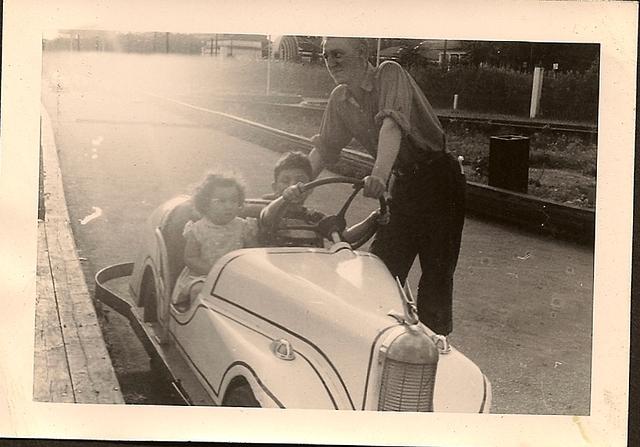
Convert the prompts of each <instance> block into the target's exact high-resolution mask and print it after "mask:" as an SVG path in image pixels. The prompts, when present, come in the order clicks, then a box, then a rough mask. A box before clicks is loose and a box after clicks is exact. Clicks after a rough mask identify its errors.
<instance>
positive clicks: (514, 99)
mask: <svg viewBox="0 0 640 447" xmlns="http://www.w3.org/2000/svg"><path fill="white" fill-rule="evenodd" d="M410 72H411V74H412V76H413V77H414V79H415V80H416V82H417V83H418V85H419V86H420V88H422V90H423V91H424V92H425V94H426V95H427V97H428V98H429V101H430V102H431V104H432V105H433V106H434V107H435V108H440V109H449V108H451V106H452V102H453V95H454V94H456V93H457V94H458V95H459V102H458V107H459V108H460V109H464V110H468V111H477V112H483V113H487V112H489V113H497V114H506V115H517V116H528V115H529V108H530V104H531V86H532V83H533V75H532V74H531V73H520V72H518V71H515V70H511V69H506V68H497V67H481V68H477V67H469V66H462V65H459V66H455V67H453V68H452V69H450V70H449V71H444V70H442V69H441V68H440V67H437V66H432V65H420V66H416V65H414V66H412V67H411V68H410ZM541 110H542V112H543V116H544V117H545V118H548V119H562V120H576V121H595V120H596V118H597V114H598V67H597V65H594V66H593V67H592V68H590V69H589V70H588V71H586V72H584V73H577V72H568V73H558V74H556V75H555V77H554V76H553V75H552V74H550V73H549V72H547V73H546V74H545V77H544V81H543V88H542V98H541Z"/></svg>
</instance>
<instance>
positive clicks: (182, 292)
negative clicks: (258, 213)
mask: <svg viewBox="0 0 640 447" xmlns="http://www.w3.org/2000/svg"><path fill="white" fill-rule="evenodd" d="M182 234H183V236H184V237H185V238H186V237H187V235H189V234H191V235H192V236H193V237H194V238H195V240H196V242H197V243H198V244H199V245H200V256H201V257H202V258H203V259H205V260H206V261H207V263H209V265H211V266H213V264H215V263H216V261H217V260H218V259H220V258H221V257H222V256H224V255H225V254H227V253H229V252H231V251H233V250H238V249H240V248H245V247H253V246H255V245H257V239H258V221H257V220H256V219H253V218H247V219H243V218H241V217H236V218H234V219H233V220H232V221H231V222H229V223H228V224H226V225H216V224H214V223H213V222H211V221H210V220H209V219H207V218H201V219H199V220H198V221H196V222H193V221H189V222H187V224H186V225H185V226H184V231H183V233H182ZM205 279H206V275H205V276H202V275H197V274H195V273H194V272H191V271H190V270H189V267H185V268H184V269H183V270H182V273H180V276H179V277H178V279H177V281H176V286H175V287H174V288H173V294H172V298H171V302H172V303H174V304H176V303H178V302H183V301H184V300H185V299H188V297H189V290H190V289H191V287H193V286H194V285H195V284H198V283H200V282H203V281H204V280H205Z"/></svg>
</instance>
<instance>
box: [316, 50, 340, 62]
mask: <svg viewBox="0 0 640 447" xmlns="http://www.w3.org/2000/svg"><path fill="white" fill-rule="evenodd" d="M322 57H323V58H324V60H325V61H326V60H329V58H330V57H331V58H333V59H342V58H344V57H346V55H345V53H344V51H340V50H330V51H323V52H322Z"/></svg>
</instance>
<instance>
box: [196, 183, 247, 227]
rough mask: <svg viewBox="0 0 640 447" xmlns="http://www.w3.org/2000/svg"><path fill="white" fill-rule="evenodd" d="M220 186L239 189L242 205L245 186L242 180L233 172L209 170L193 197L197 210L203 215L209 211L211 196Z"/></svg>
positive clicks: (239, 198)
mask: <svg viewBox="0 0 640 447" xmlns="http://www.w3.org/2000/svg"><path fill="white" fill-rule="evenodd" d="M220 187H222V188H227V187H235V188H236V190H237V191H238V200H239V202H238V203H239V204H240V205H241V204H243V203H244V198H245V186H244V183H243V182H242V181H240V180H239V179H238V178H237V177H236V176H233V175H231V174H224V173H219V172H209V173H207V174H206V175H205V176H204V178H203V179H202V181H201V182H200V184H198V186H196V187H195V189H194V191H193V197H192V199H191V200H192V201H193V205H194V206H195V208H196V210H197V211H198V212H199V213H200V214H201V215H203V216H204V215H205V214H206V213H207V210H208V209H209V203H210V202H211V196H212V195H213V192H214V191H215V189H216V188H220Z"/></svg>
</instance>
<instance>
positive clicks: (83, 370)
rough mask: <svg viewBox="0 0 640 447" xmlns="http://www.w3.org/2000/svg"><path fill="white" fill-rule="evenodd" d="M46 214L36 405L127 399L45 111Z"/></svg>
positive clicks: (41, 227)
mask: <svg viewBox="0 0 640 447" xmlns="http://www.w3.org/2000/svg"><path fill="white" fill-rule="evenodd" d="M40 147H41V153H42V157H41V159H42V172H43V174H42V183H43V185H42V191H43V194H42V195H43V202H44V210H43V211H44V212H43V213H42V212H41V213H39V215H40V216H41V217H43V219H40V220H38V265H37V275H36V316H35V317H36V318H35V327H36V331H35V345H34V351H35V357H34V381H33V399H34V400H35V401H41V402H75V403H102V404H104V403H118V404H123V403H124V399H123V397H122V393H121V392H120V385H119V383H118V380H117V378H116V374H115V371H114V369H113V365H112V363H111V358H110V357H109V353H108V351H107V348H106V345H105V342H104V339H103V337H102V331H101V329H100V325H99V323H98V318H97V315H96V310H95V307H94V305H93V301H92V299H91V295H90V294H89V290H88V288H87V283H86V281H85V278H84V274H83V273H82V268H81V265H80V260H79V259H78V255H77V252H76V246H75V242H74V239H73V234H72V230H71V226H70V219H69V214H68V211H67V205H66V200H65V196H64V189H63V185H62V174H61V172H60V166H59V161H58V154H57V149H56V145H55V138H54V134H53V129H52V126H51V120H50V118H49V115H48V113H47V111H46V110H45V108H44V106H42V105H41V126H40Z"/></svg>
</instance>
